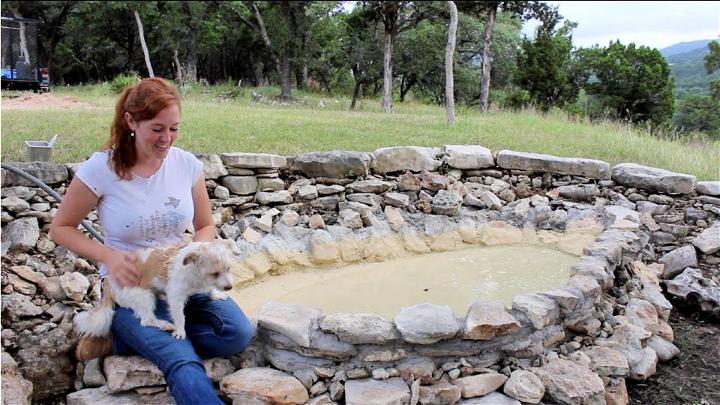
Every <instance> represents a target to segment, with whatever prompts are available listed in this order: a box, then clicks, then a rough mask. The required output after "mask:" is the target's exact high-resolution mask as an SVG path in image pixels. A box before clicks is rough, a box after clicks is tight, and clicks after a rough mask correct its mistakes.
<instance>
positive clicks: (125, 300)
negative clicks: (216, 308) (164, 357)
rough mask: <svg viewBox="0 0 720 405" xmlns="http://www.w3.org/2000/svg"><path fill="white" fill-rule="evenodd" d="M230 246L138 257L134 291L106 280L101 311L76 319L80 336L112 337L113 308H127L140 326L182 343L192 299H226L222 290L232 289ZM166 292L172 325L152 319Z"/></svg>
mask: <svg viewBox="0 0 720 405" xmlns="http://www.w3.org/2000/svg"><path fill="white" fill-rule="evenodd" d="M233 244H234V243H233V242H232V241H230V240H215V241H212V242H192V243H190V244H188V245H186V246H168V247H161V248H154V249H140V250H138V251H137V255H138V260H137V262H136V267H137V269H138V271H139V272H140V274H141V278H140V284H139V285H138V286H136V287H125V288H120V287H118V286H116V285H115V284H114V283H113V282H112V281H110V277H107V278H105V280H104V282H103V298H102V302H101V304H100V306H99V307H98V308H95V309H93V310H91V311H85V312H81V313H79V314H77V315H76V316H75V328H76V330H77V331H78V332H79V333H80V335H88V336H105V335H107V334H108V333H109V332H110V325H111V324H112V318H113V314H114V313H115V309H114V307H115V303H117V304H118V305H120V306H123V307H126V308H130V309H132V310H133V311H134V312H135V316H136V317H137V318H139V319H140V324H141V325H143V326H154V327H157V328H160V329H163V330H167V331H172V332H173V336H175V337H176V338H178V339H184V338H185V336H186V335H185V313H184V309H185V303H186V302H187V299H188V297H190V296H191V295H193V294H198V293H207V294H209V296H210V298H211V299H214V300H217V299H220V300H224V299H227V298H228V296H227V295H226V294H225V293H223V292H221V291H220V290H230V289H232V286H233V279H232V274H231V273H230V268H231V267H232V245H233ZM162 292H165V295H166V296H167V303H168V308H169V310H170V316H171V318H172V323H170V322H167V321H164V320H161V319H158V318H157V317H156V316H155V298H156V294H159V293H162Z"/></svg>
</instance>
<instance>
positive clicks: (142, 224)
mask: <svg viewBox="0 0 720 405" xmlns="http://www.w3.org/2000/svg"><path fill="white" fill-rule="evenodd" d="M202 172H203V164H202V162H200V160H198V159H197V158H196V157H195V156H194V155H193V154H191V153H189V152H186V151H184V150H182V149H180V148H176V147H172V148H170V151H169V152H168V155H167V157H166V158H165V159H164V160H163V162H162V165H161V166H160V169H159V170H158V171H157V172H156V173H155V174H153V175H152V176H151V177H140V176H137V175H133V178H132V179H131V180H122V179H120V178H119V177H118V176H117V174H115V172H114V171H113V169H112V166H111V162H110V160H109V153H108V152H96V153H94V154H93V155H92V156H91V157H90V159H88V160H87V161H86V162H85V163H84V164H83V165H82V166H81V167H80V169H79V170H78V172H77V173H76V174H75V176H77V177H78V178H79V179H80V180H81V181H82V182H83V183H85V184H86V185H87V186H88V187H89V188H90V189H91V190H92V191H93V192H94V193H95V194H96V195H97V196H98V197H99V198H100V201H99V202H98V206H97V211H98V217H99V218H100V224H101V225H102V227H103V230H104V236H105V245H107V246H110V247H112V248H115V249H121V250H136V249H139V248H148V247H154V246H160V245H166V244H172V243H178V242H180V241H182V235H183V233H184V232H185V230H187V229H188V227H189V226H190V224H191V223H192V220H193V216H194V214H195V207H194V205H193V199H192V187H193V185H194V184H195V183H196V182H197V181H198V179H199V178H200V176H201V175H202ZM100 274H101V275H103V276H105V275H107V268H106V267H105V265H104V264H103V265H101V266H100Z"/></svg>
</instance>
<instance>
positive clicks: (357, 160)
mask: <svg viewBox="0 0 720 405" xmlns="http://www.w3.org/2000/svg"><path fill="white" fill-rule="evenodd" d="M371 161H372V155H371V154H369V153H367V152H353V151H343V150H333V151H329V152H311V153H305V154H302V155H299V156H297V157H295V159H294V160H293V162H292V165H290V170H292V171H297V172H301V173H303V174H305V175H306V176H308V177H328V178H332V179H341V178H343V177H365V176H367V175H368V170H369V168H370V162H371Z"/></svg>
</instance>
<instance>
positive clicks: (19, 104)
mask: <svg viewBox="0 0 720 405" xmlns="http://www.w3.org/2000/svg"><path fill="white" fill-rule="evenodd" d="M92 107H93V105H92V104H88V103H84V102H81V101H80V100H78V99H76V98H75V97H71V96H64V97H57V96H55V95H53V94H52V93H40V94H36V93H30V92H27V93H22V94H21V95H20V96H19V97H15V98H7V97H3V99H2V108H3V109H6V108H7V109H16V110H33V109H42V108H92Z"/></svg>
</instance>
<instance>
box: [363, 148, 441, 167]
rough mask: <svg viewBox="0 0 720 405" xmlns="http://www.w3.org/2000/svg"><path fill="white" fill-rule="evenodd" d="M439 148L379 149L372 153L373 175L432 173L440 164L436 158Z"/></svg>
mask: <svg viewBox="0 0 720 405" xmlns="http://www.w3.org/2000/svg"><path fill="white" fill-rule="evenodd" d="M439 153H440V149H439V148H425V147H420V146H393V147H389V148H380V149H377V150H376V151H375V152H373V155H375V160H374V161H373V163H372V169H373V171H374V172H375V173H381V174H385V173H390V172H398V171H405V170H410V171H412V172H420V171H422V170H429V171H434V170H435V169H437V168H438V167H440V165H441V164H442V162H441V161H440V160H438V159H437V158H436V156H437V155H438V154H439Z"/></svg>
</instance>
